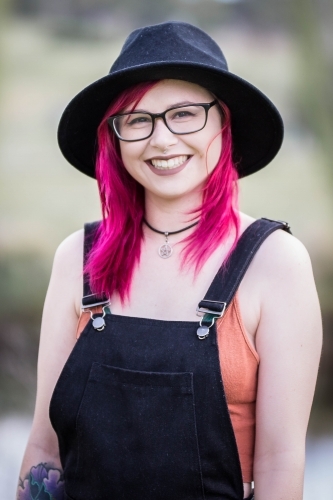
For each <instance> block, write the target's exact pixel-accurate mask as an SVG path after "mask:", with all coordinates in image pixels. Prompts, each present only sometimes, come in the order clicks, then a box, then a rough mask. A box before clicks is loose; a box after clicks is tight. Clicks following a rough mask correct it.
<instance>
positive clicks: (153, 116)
mask: <svg viewBox="0 0 333 500" xmlns="http://www.w3.org/2000/svg"><path fill="white" fill-rule="evenodd" d="M217 102H218V101H217V99H215V100H214V101H212V102H198V103H193V104H184V106H173V107H172V108H168V109H166V110H165V111H163V113H148V111H132V112H131V113H120V114H117V115H112V116H109V118H108V119H107V122H108V125H109V126H110V127H111V128H112V130H113V132H114V133H115V134H116V136H117V137H118V139H119V140H121V141H124V142H138V141H144V140H145V139H148V138H149V137H151V136H152V135H153V133H154V130H155V120H156V119H157V118H162V120H163V122H164V125H165V126H166V128H167V129H168V130H170V132H172V133H173V134H176V135H188V134H195V133H196V132H199V131H200V130H202V129H203V128H205V126H206V123H207V119H208V111H209V110H210V108H212V107H213V106H215V104H217ZM191 106H201V107H203V108H204V110H205V113H206V116H205V123H204V124H203V126H202V127H201V128H199V129H198V130H194V131H193V132H174V131H173V130H172V129H171V128H170V127H169V125H168V123H167V121H166V117H165V115H166V114H167V113H168V112H169V111H172V110H173V109H178V108H181V109H183V108H189V107H191ZM135 114H137V115H142V114H145V115H149V116H150V117H151V120H152V129H151V132H150V134H149V135H146V136H145V137H142V138H141V139H123V138H122V137H121V136H120V135H119V134H118V132H117V130H116V127H115V126H114V121H115V119H116V118H119V117H120V116H128V115H135Z"/></svg>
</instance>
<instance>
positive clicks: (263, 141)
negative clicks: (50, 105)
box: [18, 22, 321, 500]
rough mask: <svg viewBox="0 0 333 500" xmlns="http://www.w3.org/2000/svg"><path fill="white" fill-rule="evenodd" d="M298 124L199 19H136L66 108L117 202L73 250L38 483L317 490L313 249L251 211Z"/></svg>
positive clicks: (30, 457) (51, 344)
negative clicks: (251, 200)
mask: <svg viewBox="0 0 333 500" xmlns="http://www.w3.org/2000/svg"><path fill="white" fill-rule="evenodd" d="M282 135H283V126H282V121H281V118H280V115H279V113H278V112H277V110H276V109H275V107H274V106H273V104H272V103H271V102H270V101H269V100H268V99H267V98H266V97H265V96H264V95H263V94H261V92H260V91H259V90H257V89H256V88H254V87H253V86H251V85H250V84H249V83H247V82H245V81H243V80H242V79H240V78H239V77H237V76H235V75H233V74H231V73H229V71H228V69H227V65H226V61H225V59H224V56H223V54H222V53H221V51H220V49H219V47H218V46H217V45H216V43H215V42H214V41H213V40H212V39H211V38H210V37H209V36H208V35H207V34H205V33H204V32H202V31H201V30H199V29H198V28H195V27H194V26H191V25H189V24H186V23H178V22H170V23H163V24H160V25H156V26H149V27H146V28H143V29H139V30H136V31H135V32H134V33H132V34H131V35H130V36H129V37H128V39H127V40H126V42H125V45H124V47H123V49H122V52H121V54H120V56H119V57H118V59H117V60H116V62H115V63H114V65H113V66H112V68H111V71H110V74H109V75H107V76H106V77H104V78H102V79H101V80H98V81H97V82H95V83H93V84H92V85H90V86H89V87H87V88H86V89H84V90H83V91H82V92H81V93H80V94H79V95H78V96H76V97H75V98H74V100H73V101H72V102H71V103H70V104H69V106H68V107H67V108H66V111H65V113H64V115H63V117H62V120H61V123H60V127H59V143H60V147H61V149H62V152H63V153H64V155H65V157H66V158H67V159H68V160H69V161H70V162H71V163H72V164H73V165H74V166H75V167H76V168H78V169H79V170H81V171H82V172H84V173H86V174H88V175H90V176H92V177H96V178H97V180H98V185H99V190H100V196H101V203H102V209H103V215H104V218H103V221H102V223H95V224H88V225H86V229H85V233H83V232H82V231H79V232H77V233H75V234H73V235H72V236H70V237H69V238H67V239H66V240H65V241H64V242H63V243H62V244H61V245H60V247H59V249H58V251H57V253H56V257H55V261H54V268H53V272H52V277H51V282H50V286H49V290H48V294H47V298H46V302H45V309H44V315H43V322H42V334H41V342H40V355H39V365H38V391H37V403H36V411H35V417H34V422H33V427H32V431H31V436H30V439H29V442H28V446H27V450H26V453H25V457H24V461H23V465H22V471H21V479H20V485H19V488H18V498H19V499H25V498H29V499H30V498H56V499H59V500H60V499H61V500H62V499H74V500H93V499H96V500H97V499H98V500H102V499H103V500H104V499H108V500H109V499H111V498H112V499H113V498H115V499H120V498H122V499H126V500H127V499H131V500H135V499H138V500H141V499H142V500H148V499H149V500H150V499H151V500H153V499H154V500H162V499H163V500H164V499H179V500H185V499H199V498H200V499H204V498H206V499H213V498H214V499H229V500H241V499H243V498H253V492H252V484H251V483H252V481H254V484H255V498H256V500H267V499H270V500H291V499H293V500H300V499H301V498H302V485H303V471H304V443H305V434H306V428H307V423H308V418H309V412H310V407H311V402H312V398H313V391H314V386H315V380H316V374H317V368H318V362H319V355H320V347H321V323H320V312H319V306H318V299H317V295H316V290H315V285H314V282H313V276H312V271H311V264H310V261H309V257H308V254H307V252H306V250H305V249H304V247H303V245H302V244H301V243H300V242H299V241H298V240H297V239H295V238H294V237H292V236H291V235H290V234H288V232H289V226H288V225H287V224H286V223H281V222H274V221H269V220H267V219H262V220H260V221H254V219H252V218H251V217H249V216H247V215H245V214H242V213H240V212H239V211H238V210H237V178H238V177H242V176H245V175H249V174H251V173H253V172H255V171H257V170H259V169H260V168H262V167H264V166H265V165H267V163H269V162H270V161H271V160H272V158H273V157H274V156H275V154H276V153H277V151H278V150H279V148H280V145H281V142H282ZM83 247H84V256H85V264H84V266H85V267H84V268H85V283H84V292H83V295H84V297H83V299H82V266H83V262H82V253H83V252H82V249H83ZM81 299H82V305H81ZM197 314H198V315H200V316H201V318H198V317H197ZM78 318H80V321H79V326H78V328H77V335H76V336H75V330H76V327H77V320H78ZM77 339H78V340H77ZM259 360H260V365H259ZM59 376H60V378H59ZM222 379H223V382H222ZM51 397H52V399H51ZM50 401H51V404H50ZM49 406H50V419H49V418H48V411H49ZM29 495H30V496H29ZM38 495H39V496H38ZM42 495H44V496H43V497H42Z"/></svg>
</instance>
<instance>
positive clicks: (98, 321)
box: [92, 316, 105, 332]
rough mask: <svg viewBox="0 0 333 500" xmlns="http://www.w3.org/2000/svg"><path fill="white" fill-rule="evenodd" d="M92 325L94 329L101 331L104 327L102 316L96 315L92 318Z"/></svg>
mask: <svg viewBox="0 0 333 500" xmlns="http://www.w3.org/2000/svg"><path fill="white" fill-rule="evenodd" d="M92 325H93V327H94V328H95V330H98V331H99V332H101V331H102V330H104V328H105V321H104V318H102V317H101V316H97V318H94V319H93V322H92Z"/></svg>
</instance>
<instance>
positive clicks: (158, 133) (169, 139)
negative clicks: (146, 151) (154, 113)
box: [150, 118, 178, 151]
mask: <svg viewBox="0 0 333 500" xmlns="http://www.w3.org/2000/svg"><path fill="white" fill-rule="evenodd" d="M177 142H178V138H177V136H176V135H175V134H174V133H172V132H171V131H170V130H169V129H168V127H167V126H166V125H165V123H164V121H163V119H162V118H156V120H155V127H154V132H153V134H152V136H151V137H150V145H151V146H152V147H154V148H157V149H160V150H161V151H165V150H166V149H168V148H170V147H171V146H174V145H175V144H177Z"/></svg>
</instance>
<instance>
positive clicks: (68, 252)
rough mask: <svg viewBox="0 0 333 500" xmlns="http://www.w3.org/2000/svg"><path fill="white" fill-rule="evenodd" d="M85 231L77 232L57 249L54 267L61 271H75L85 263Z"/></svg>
mask: <svg viewBox="0 0 333 500" xmlns="http://www.w3.org/2000/svg"><path fill="white" fill-rule="evenodd" d="M83 239H84V232H83V229H80V230H79V231H76V232H75V233H72V234H71V235H69V236H68V237H67V238H66V239H65V240H63V241H62V242H61V243H60V245H59V246H58V248H57V251H56V253H55V257H54V266H56V268H59V269H66V268H67V269H73V266H74V268H75V267H78V266H81V269H82V263H83Z"/></svg>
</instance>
